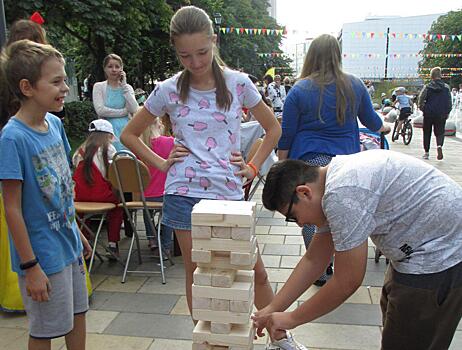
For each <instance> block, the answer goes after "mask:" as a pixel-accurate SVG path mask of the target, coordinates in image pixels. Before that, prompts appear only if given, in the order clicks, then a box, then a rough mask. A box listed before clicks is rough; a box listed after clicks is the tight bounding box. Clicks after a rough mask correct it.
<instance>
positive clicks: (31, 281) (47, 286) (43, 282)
mask: <svg viewBox="0 0 462 350" xmlns="http://www.w3.org/2000/svg"><path fill="white" fill-rule="evenodd" d="M26 291H27V295H28V296H30V297H31V298H32V300H34V301H38V302H43V301H48V300H49V297H48V293H50V292H51V283H50V281H49V280H48V277H47V275H45V273H44V272H43V270H42V268H41V267H40V265H39V264H37V265H35V266H34V267H31V268H30V269H27V270H26Z"/></svg>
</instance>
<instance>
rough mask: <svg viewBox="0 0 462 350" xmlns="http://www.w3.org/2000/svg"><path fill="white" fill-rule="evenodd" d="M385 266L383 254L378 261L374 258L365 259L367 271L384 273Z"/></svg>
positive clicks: (386, 265)
mask: <svg viewBox="0 0 462 350" xmlns="http://www.w3.org/2000/svg"><path fill="white" fill-rule="evenodd" d="M387 268H388V264H386V263H385V258H384V257H383V256H382V257H381V258H380V259H379V262H377V263H376V262H375V260H374V259H367V267H366V270H367V271H371V272H383V273H385V271H387Z"/></svg>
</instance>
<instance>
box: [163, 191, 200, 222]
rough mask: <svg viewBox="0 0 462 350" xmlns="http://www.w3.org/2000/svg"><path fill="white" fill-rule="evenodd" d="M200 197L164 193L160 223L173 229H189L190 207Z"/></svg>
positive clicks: (197, 201)
mask: <svg viewBox="0 0 462 350" xmlns="http://www.w3.org/2000/svg"><path fill="white" fill-rule="evenodd" d="M201 199H202V198H195V197H185V196H177V195H174V194H166V195H164V206H163V215H162V224H163V225H165V226H168V227H171V228H173V229H174V230H186V231H190V230H191V212H192V208H193V207H194V205H196V203H199V201H200V200H201Z"/></svg>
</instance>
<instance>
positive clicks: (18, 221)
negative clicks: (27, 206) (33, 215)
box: [2, 180, 51, 302]
mask: <svg viewBox="0 0 462 350" xmlns="http://www.w3.org/2000/svg"><path fill="white" fill-rule="evenodd" d="M2 190H3V198H4V200H5V203H8V205H5V217H6V221H7V223H8V228H9V231H10V234H11V238H12V239H13V243H14V246H15V248H16V251H17V252H18V255H19V258H20V259H21V262H22V263H25V262H28V261H31V260H34V259H35V258H36V256H35V254H34V251H33V249H32V245H31V244H30V240H29V235H28V233H27V228H26V224H25V222H24V218H23V216H22V203H21V202H22V201H21V197H22V182H21V181H20V180H3V181H2ZM25 272H26V290H27V294H28V295H29V296H31V297H32V300H35V301H39V302H41V301H47V300H48V292H49V291H50V290H51V285H50V282H49V280H48V277H47V276H46V275H45V273H44V272H43V271H42V268H41V267H40V262H39V263H38V264H36V265H35V266H33V267H31V268H29V269H27V270H25Z"/></svg>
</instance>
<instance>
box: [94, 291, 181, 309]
mask: <svg viewBox="0 0 462 350" xmlns="http://www.w3.org/2000/svg"><path fill="white" fill-rule="evenodd" d="M178 298H179V297H178V296H176V295H171V294H158V295H157V294H156V295H153V294H144V293H132V294H129V295H128V294H127V293H109V292H95V293H94V295H93V298H92V305H91V307H92V309H96V310H108V311H119V312H123V311H125V312H139V313H157V314H169V313H170V312H171V311H172V309H173V307H174V306H175V304H176V303H177V301H178Z"/></svg>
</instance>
